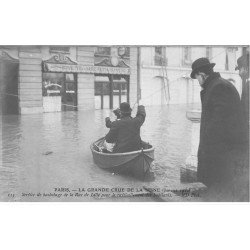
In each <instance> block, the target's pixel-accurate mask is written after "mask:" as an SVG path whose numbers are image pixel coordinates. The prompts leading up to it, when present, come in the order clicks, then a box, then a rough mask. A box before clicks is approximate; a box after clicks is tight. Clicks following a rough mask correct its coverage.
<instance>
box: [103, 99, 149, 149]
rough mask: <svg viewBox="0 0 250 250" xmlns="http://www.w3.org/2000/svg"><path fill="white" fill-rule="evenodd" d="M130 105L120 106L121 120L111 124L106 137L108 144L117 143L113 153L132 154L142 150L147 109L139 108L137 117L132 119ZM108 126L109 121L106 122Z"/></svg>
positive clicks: (125, 103)
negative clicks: (141, 133)
mask: <svg viewBox="0 0 250 250" xmlns="http://www.w3.org/2000/svg"><path fill="white" fill-rule="evenodd" d="M131 112H132V109H131V108H130V105H129V103H127V102H123V103H121V104H120V119H119V120H116V121H114V122H112V123H109V126H110V131H109V132H108V134H107V135H106V136H105V140H106V142H108V143H115V146H114V149H113V153H124V152H131V151H136V150H140V149H141V136H140V128H141V126H142V124H143V123H144V121H145V117H146V112H145V107H144V106H142V105H139V106H138V110H137V114H136V117H134V118H132V117H131ZM106 124H107V121H106Z"/></svg>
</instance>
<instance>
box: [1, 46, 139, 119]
mask: <svg viewBox="0 0 250 250" xmlns="http://www.w3.org/2000/svg"><path fill="white" fill-rule="evenodd" d="M137 51H138V48H137V47H122V46H112V47H111V46H106V47H103V46H102V47H101V46H98V47H97V46H0V88H1V100H0V101H1V102H0V103H1V105H2V108H1V112H2V114H30V113H43V112H60V111H72V110H94V109H105V108H108V109H112V108H116V107H118V105H119V103H121V102H123V101H129V102H130V103H134V102H136V101H137V86H138V83H137V80H138V79H137Z"/></svg>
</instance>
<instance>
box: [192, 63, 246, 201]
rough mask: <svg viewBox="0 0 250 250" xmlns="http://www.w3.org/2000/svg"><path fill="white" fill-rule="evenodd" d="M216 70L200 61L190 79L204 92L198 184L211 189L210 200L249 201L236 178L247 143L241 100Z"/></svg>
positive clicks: (209, 190) (210, 64)
mask: <svg viewBox="0 0 250 250" xmlns="http://www.w3.org/2000/svg"><path fill="white" fill-rule="evenodd" d="M214 66H215V63H210V62H209V60H208V59H207V58H199V59H197V60H196V61H194V62H193V64H192V72H191V75H190V76H191V78H193V79H197V80H198V82H199V84H200V86H201V89H202V90H201V93H200V95H201V103H202V113H201V124H200V126H201V127H200V143H199V150H198V170H197V176H198V181H200V182H202V183H204V184H205V185H206V186H207V187H208V193H207V199H208V200H213V201H239V200H246V199H248V197H246V195H245V193H244V194H242V192H243V191H244V190H242V189H241V188H239V185H238V182H239V178H236V176H238V172H241V171H240V168H241V166H242V162H241V155H242V153H243V151H244V145H245V143H246V137H245V135H244V122H243V116H242V112H241V103H240V96H239V94H238V92H237V90H236V88H235V87H234V86H233V84H232V83H230V82H229V81H227V80H225V79H223V78H222V77H221V76H220V74H219V73H216V72H214V71H213V67H214ZM239 189H240V190H239Z"/></svg>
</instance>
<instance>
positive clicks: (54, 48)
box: [49, 46, 69, 53]
mask: <svg viewBox="0 0 250 250" xmlns="http://www.w3.org/2000/svg"><path fill="white" fill-rule="evenodd" d="M49 50H50V52H52V53H69V46H50V47H49Z"/></svg>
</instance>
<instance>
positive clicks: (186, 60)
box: [183, 46, 192, 66]
mask: <svg viewBox="0 0 250 250" xmlns="http://www.w3.org/2000/svg"><path fill="white" fill-rule="evenodd" d="M191 63H192V62H191V47H189V46H185V47H184V48H183V65H184V66H190V65H191Z"/></svg>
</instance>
